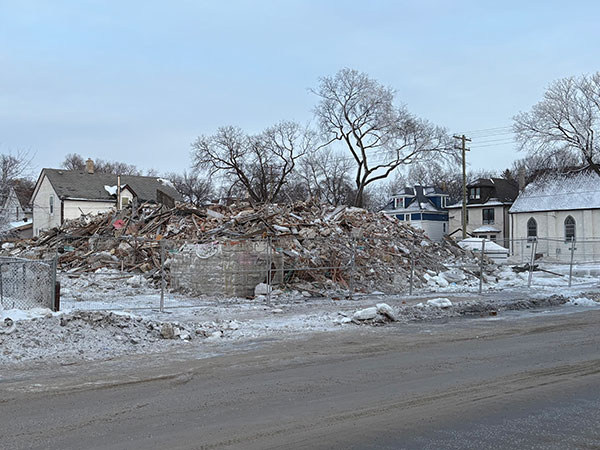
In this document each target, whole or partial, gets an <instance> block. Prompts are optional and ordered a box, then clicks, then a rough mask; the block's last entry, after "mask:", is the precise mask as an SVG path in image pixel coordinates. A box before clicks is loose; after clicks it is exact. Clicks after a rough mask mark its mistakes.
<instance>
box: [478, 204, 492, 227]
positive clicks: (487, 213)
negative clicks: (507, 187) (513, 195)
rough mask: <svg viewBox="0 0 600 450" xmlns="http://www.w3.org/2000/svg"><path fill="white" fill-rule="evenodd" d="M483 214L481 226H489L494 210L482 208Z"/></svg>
mask: <svg viewBox="0 0 600 450" xmlns="http://www.w3.org/2000/svg"><path fill="white" fill-rule="evenodd" d="M481 213H482V214H483V224H484V225H486V224H487V225H489V224H492V223H494V208H484V209H482V210H481Z"/></svg>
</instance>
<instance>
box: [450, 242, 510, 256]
mask: <svg viewBox="0 0 600 450" xmlns="http://www.w3.org/2000/svg"><path fill="white" fill-rule="evenodd" d="M483 241H485V248H484V252H485V253H486V254H487V253H505V254H508V249H507V248H504V247H502V246H501V245H498V244H496V243H495V242H492V241H490V240H489V239H483V238H467V239H463V240H462V241H460V242H459V243H458V245H460V246H461V247H462V248H466V249H469V250H471V251H474V252H480V251H481V247H482V246H483Z"/></svg>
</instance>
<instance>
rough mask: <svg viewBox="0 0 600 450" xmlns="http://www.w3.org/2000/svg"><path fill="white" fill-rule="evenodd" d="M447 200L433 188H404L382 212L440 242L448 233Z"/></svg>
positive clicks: (446, 196) (439, 190)
mask: <svg viewBox="0 0 600 450" xmlns="http://www.w3.org/2000/svg"><path fill="white" fill-rule="evenodd" d="M448 198H449V195H448V194H447V193H446V192H443V191H442V190H441V189H439V188H436V187H433V186H413V187H405V188H404V189H403V190H402V191H401V192H400V193H398V194H396V195H394V196H393V197H392V198H391V200H390V202H389V203H388V204H387V205H386V206H385V207H384V208H383V212H384V213H385V214H388V215H390V216H394V217H396V218H397V219H398V220H400V221H401V222H405V223H407V224H410V225H411V226H413V227H415V228H421V229H422V230H423V231H424V232H425V234H426V235H427V236H428V237H429V238H430V239H432V240H434V241H441V240H442V239H443V237H444V236H445V235H446V234H447V233H448V210H447V209H446V204H447V203H448Z"/></svg>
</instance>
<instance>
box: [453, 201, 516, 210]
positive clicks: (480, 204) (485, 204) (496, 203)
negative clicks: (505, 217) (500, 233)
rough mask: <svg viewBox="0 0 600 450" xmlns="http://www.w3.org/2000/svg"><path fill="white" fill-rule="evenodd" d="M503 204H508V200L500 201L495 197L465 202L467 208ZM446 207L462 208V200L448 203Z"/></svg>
mask: <svg viewBox="0 0 600 450" xmlns="http://www.w3.org/2000/svg"><path fill="white" fill-rule="evenodd" d="M503 205H510V202H500V201H498V200H496V199H492V200H489V201H487V202H485V203H473V204H471V205H469V204H467V208H481V207H484V208H486V207H488V206H503ZM447 208H448V209H455V208H462V201H460V202H458V203H455V204H454V205H450V206H448V207H447Z"/></svg>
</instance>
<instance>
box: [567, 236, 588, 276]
mask: <svg viewBox="0 0 600 450" xmlns="http://www.w3.org/2000/svg"><path fill="white" fill-rule="evenodd" d="M574 253H575V238H573V239H571V262H570V263H569V287H571V281H572V280H573V255H574ZM584 261H585V260H584Z"/></svg>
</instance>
